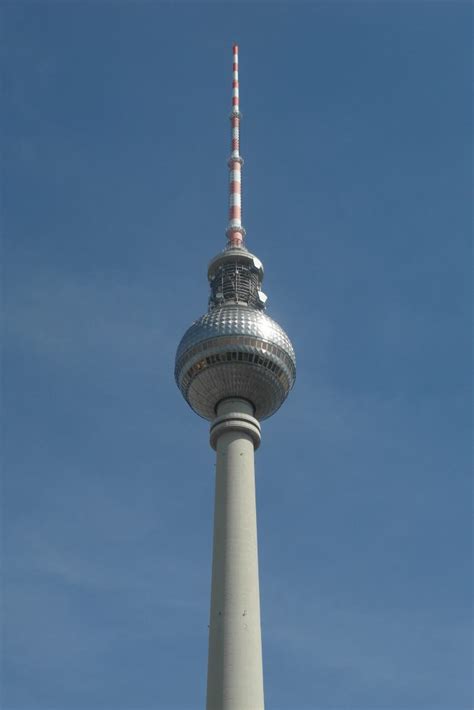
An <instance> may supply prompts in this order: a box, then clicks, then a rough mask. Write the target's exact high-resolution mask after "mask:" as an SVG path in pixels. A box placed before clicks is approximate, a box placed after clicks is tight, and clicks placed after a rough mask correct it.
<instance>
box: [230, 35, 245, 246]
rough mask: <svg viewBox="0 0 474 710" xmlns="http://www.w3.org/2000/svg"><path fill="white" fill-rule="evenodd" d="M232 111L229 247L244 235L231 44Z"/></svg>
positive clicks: (236, 79)
mask: <svg viewBox="0 0 474 710" xmlns="http://www.w3.org/2000/svg"><path fill="white" fill-rule="evenodd" d="M232 53H233V65H232V112H231V114H230V122H231V126H232V129H231V154H230V158H229V161H228V166H229V224H228V225H227V230H226V235H227V239H228V242H229V246H230V247H240V246H242V242H243V240H244V237H245V229H244V228H243V226H242V199H241V198H242V165H243V164H244V161H243V160H242V158H241V156H240V120H241V118H242V114H241V113H240V109H239V47H238V45H237V44H234V45H233V46H232Z"/></svg>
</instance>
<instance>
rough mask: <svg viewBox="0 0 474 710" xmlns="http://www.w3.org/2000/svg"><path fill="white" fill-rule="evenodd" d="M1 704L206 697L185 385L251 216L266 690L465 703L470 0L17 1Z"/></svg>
mask: <svg viewBox="0 0 474 710" xmlns="http://www.w3.org/2000/svg"><path fill="white" fill-rule="evenodd" d="M1 21H2V50H1V51H2V59H1V64H2V70H3V86H2V105H3V109H4V116H3V119H2V153H3V167H2V228H3V235H4V236H3V250H2V254H3V261H4V267H3V274H4V297H3V303H4V316H5V318H4V335H3V353H4V356H3V385H2V389H3V402H4V406H3V409H4V415H3V437H2V438H3V444H4V476H3V503H2V512H3V534H2V541H3V555H2V557H3V620H2V664H3V669H2V693H3V696H2V699H1V701H0V704H1V707H2V710H196V709H198V708H202V707H203V706H204V697H205V679H206V666H207V632H208V628H207V625H208V611H209V597H210V565H211V535H212V515H213V494H214V482H213V470H214V469H213V465H214V462H213V459H214V453H213V451H212V450H211V449H210V447H209V444H208V424H207V423H206V422H205V421H204V420H201V419H199V418H198V417H197V416H196V415H194V414H193V413H192V412H191V410H190V409H189V408H188V407H187V405H186V404H185V403H184V401H183V400H182V398H181V395H180V394H179V392H178V390H177V388H176V386H175V384H174V381H173V362H174V354H175V350H176V346H177V344H178V341H179V339H180V337H181V335H182V334H183V332H184V330H185V329H186V328H187V327H188V326H189V325H190V323H191V322H192V321H193V320H194V319H195V318H197V317H198V316H199V315H201V314H202V313H203V312H204V311H205V310H206V307H207V297H208V287H207V281H206V267H207V262H208V260H209V259H210V258H211V257H212V256H213V255H214V254H216V253H217V252H218V251H219V250H220V249H221V248H223V246H224V244H225V237H224V230H225V226H226V221H227V180H228V178H227V167H226V160H227V157H228V154H229V122H228V114H229V109H230V96H231V61H232V60H231V45H232V42H233V41H237V42H238V43H239V45H240V60H241V61H240V69H241V106H242V110H243V112H244V121H243V125H242V154H243V156H244V158H245V168H244V183H243V192H244V220H243V221H244V224H245V225H246V227H247V244H248V247H249V248H250V249H251V250H252V251H254V252H255V253H256V254H257V255H258V256H259V257H260V258H261V259H262V260H263V262H264V265H265V267H266V278H265V284H264V288H265V291H266V292H267V294H268V296H269V299H268V312H269V314H270V315H271V316H272V317H274V318H275V319H276V320H278V321H279V322H280V323H281V324H282V325H283V327H285V329H287V331H288V332H289V334H290V336H291V337H292V339H293V342H294V344H295V348H296V352H297V357H298V378H297V383H296V386H295V389H294V391H293V392H292V393H291V395H290V397H289V399H288V401H287V403H286V404H285V405H284V406H283V408H282V409H281V410H280V411H279V412H278V413H277V414H276V415H275V417H274V418H273V419H271V420H269V421H267V422H265V423H264V427H263V443H262V447H261V449H260V450H259V451H258V453H257V495H258V523H259V545H260V547H259V550H260V577H261V601H262V621H263V644H264V667H265V689H266V700H267V708H268V710H335V709H336V708H338V709H339V710H388V709H390V710H467V709H468V708H471V707H472V698H471V695H470V687H471V655H470V633H471V596H472V589H471V566H470V559H471V558H470V539H471V534H470V507H471V492H470V386H469V381H470V378H469V370H470V352H469V342H470V268H471V265H470V259H469V233H470V224H471V218H470V212H469V201H470V192H471V180H470V167H471V165H470V163H471V152H470V134H471V108H470V78H471V77H470V74H471V35H472V25H471V5H470V4H469V3H463V2H456V1H454V0H453V1H451V2H429V1H426V2H402V1H400V2H382V1H380V2H354V1H353V2H347V3H346V2H331V3H310V2H308V3H298V2H294V3H279V4H270V3H268V2H262V3H239V4H230V3H226V2H222V3H220V4H219V3H217V2H216V3H210V4H204V3H201V2H195V3H190V4H184V3H181V2H174V3H159V2H132V1H130V2H123V3H118V2H113V1H109V2H105V1H104V2H86V1H84V2H65V1H64V2H50V3H47V2H29V3H27V2H3V4H2V6H1Z"/></svg>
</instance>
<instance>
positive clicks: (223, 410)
mask: <svg viewBox="0 0 474 710" xmlns="http://www.w3.org/2000/svg"><path fill="white" fill-rule="evenodd" d="M259 443H260V425H259V423H258V421H257V420H256V419H255V418H254V416H253V408H252V406H251V404H250V403H249V402H247V401H245V400H242V399H237V398H235V399H226V400H224V401H222V402H221V403H220V404H219V405H218V408H217V419H216V420H215V421H214V422H213V423H212V425H211V445H212V446H213V447H214V448H215V450H216V455H217V462H216V489H215V510H214V543H213V559H212V592H211V613H210V625H209V661H208V677H207V710H263V708H264V700H263V670H262V640H261V626H260V595H259V581H258V549H257V515H256V505H255V466H254V451H255V448H256V447H257V446H258V445H259Z"/></svg>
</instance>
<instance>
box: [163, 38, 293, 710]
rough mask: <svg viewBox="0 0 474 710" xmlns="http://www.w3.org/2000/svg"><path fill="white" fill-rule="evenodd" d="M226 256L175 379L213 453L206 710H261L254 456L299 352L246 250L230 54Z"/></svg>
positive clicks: (218, 260) (215, 267) (217, 264)
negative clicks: (270, 310)
mask: <svg viewBox="0 0 474 710" xmlns="http://www.w3.org/2000/svg"><path fill="white" fill-rule="evenodd" d="M232 87H233V89H232V111H231V114H230V122H231V127H232V128H231V131H232V139H231V154H230V158H229V161H228V166H229V185H230V187H229V224H228V227H227V230H226V235H227V246H226V248H225V249H224V250H223V251H221V252H220V253H219V254H217V256H215V257H214V258H213V259H212V260H211V262H210V264H209V267H208V272H207V276H208V279H209V284H210V288H211V294H210V297H209V309H208V312H207V313H206V314H205V315H203V316H201V318H199V319H198V320H196V321H195V322H194V323H193V324H192V325H191V327H190V328H189V329H188V330H187V331H186V333H185V334H184V336H183V338H182V340H181V342H180V344H179V346H178V350H177V353H176V366H175V377H176V382H177V384H178V387H179V389H180V390H181V393H182V395H183V397H184V398H185V400H186V401H187V402H188V404H189V405H190V406H191V408H192V409H193V410H194V411H195V412H196V413H197V414H199V415H200V416H201V417H204V418H205V419H208V420H209V421H210V422H211V428H210V442H211V446H212V447H213V448H214V449H215V451H216V489H215V509H214V541H213V557H212V591H211V612H210V623H209V659H208V675H207V710H263V708H264V699H263V671H262V640H261V628H260V595H259V583H258V549H257V514H256V505H255V467H254V452H255V450H256V449H257V448H258V446H259V445H260V439H261V433H260V421H261V420H262V419H266V418H267V417H270V416H271V415H272V414H274V413H275V412H276V411H277V409H278V408H279V407H280V406H281V404H282V403H283V402H284V400H285V399H286V397H287V395H288V393H289V391H290V389H291V388H292V387H293V384H294V381H295V376H296V362H295V352H294V350H293V346H292V344H291V342H290V339H289V338H288V336H287V334H286V333H285V331H284V330H283V328H281V327H280V326H279V325H278V323H276V322H275V321H274V320H272V319H271V318H270V317H269V316H267V315H266V314H265V312H264V309H265V302H266V300H267V298H266V296H265V294H264V293H263V292H262V290H261V285H262V280H263V265H262V262H261V261H260V260H259V259H258V258H257V257H256V256H254V255H253V254H251V253H250V252H249V251H248V250H247V248H246V247H245V246H244V237H245V229H244V227H243V226H242V221H241V217H242V205H241V184H242V166H243V160H242V158H241V156H240V144H239V133H240V122H241V119H242V114H241V113H240V110H239V55H238V47H237V45H234V46H233V81H232Z"/></svg>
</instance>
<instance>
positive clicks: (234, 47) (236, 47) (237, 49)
mask: <svg viewBox="0 0 474 710" xmlns="http://www.w3.org/2000/svg"><path fill="white" fill-rule="evenodd" d="M232 49H233V50H234V52H238V51H239V45H238V44H233V45H232Z"/></svg>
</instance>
